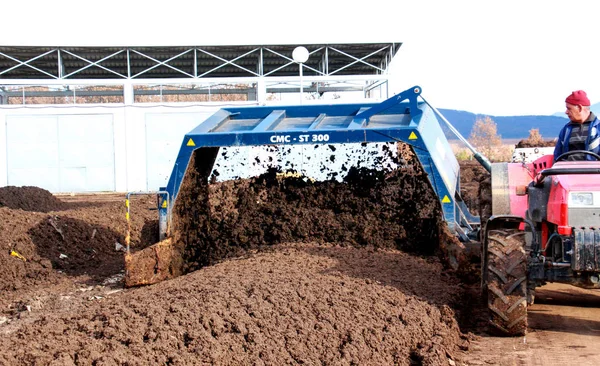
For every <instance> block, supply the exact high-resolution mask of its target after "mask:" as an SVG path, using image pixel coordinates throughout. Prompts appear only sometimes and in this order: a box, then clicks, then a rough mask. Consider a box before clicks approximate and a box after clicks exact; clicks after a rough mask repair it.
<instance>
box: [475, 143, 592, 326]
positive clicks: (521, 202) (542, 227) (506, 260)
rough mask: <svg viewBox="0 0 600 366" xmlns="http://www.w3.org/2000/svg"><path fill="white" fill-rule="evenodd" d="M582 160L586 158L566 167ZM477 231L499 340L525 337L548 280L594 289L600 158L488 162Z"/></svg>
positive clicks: (567, 155) (485, 292)
mask: <svg viewBox="0 0 600 366" xmlns="http://www.w3.org/2000/svg"><path fill="white" fill-rule="evenodd" d="M575 155H580V156H581V155H583V156H584V157H585V158H586V160H581V161H572V160H571V157H573V156H575ZM491 196H492V205H491V211H492V212H491V217H490V218H489V219H488V220H487V221H486V222H485V229H484V230H482V240H481V242H482V251H481V253H482V255H481V259H482V267H481V272H482V276H481V283H482V292H483V296H484V297H486V298H487V307H488V309H489V321H490V325H491V326H492V329H493V330H495V331H496V332H497V333H499V334H500V335H505V336H519V335H524V334H525V333H526V331H527V306H528V305H531V304H533V302H534V299H535V289H536V288H537V287H540V286H543V285H544V284H546V283H548V282H559V283H566V284H571V285H574V286H578V287H582V288H588V289H589V288H600V156H598V155H597V154H595V153H593V152H589V151H570V152H567V153H565V154H563V155H561V156H559V157H558V158H557V159H556V161H554V156H553V155H544V156H542V157H540V158H538V159H536V160H535V161H533V162H530V163H526V162H521V163H517V162H515V163H494V164H492V169H491Z"/></svg>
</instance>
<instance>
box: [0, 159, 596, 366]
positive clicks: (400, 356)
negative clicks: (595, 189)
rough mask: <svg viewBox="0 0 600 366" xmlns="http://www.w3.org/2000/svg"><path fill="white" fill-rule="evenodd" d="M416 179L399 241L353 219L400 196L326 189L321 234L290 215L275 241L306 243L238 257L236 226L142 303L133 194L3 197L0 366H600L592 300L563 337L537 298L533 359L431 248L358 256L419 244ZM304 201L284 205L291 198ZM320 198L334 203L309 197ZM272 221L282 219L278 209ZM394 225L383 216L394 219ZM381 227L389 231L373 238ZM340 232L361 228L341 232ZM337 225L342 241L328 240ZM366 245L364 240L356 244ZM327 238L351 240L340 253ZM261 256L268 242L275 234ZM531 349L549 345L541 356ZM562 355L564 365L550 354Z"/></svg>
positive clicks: (147, 222) (149, 201)
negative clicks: (133, 270)
mask: <svg viewBox="0 0 600 366" xmlns="http://www.w3.org/2000/svg"><path fill="white" fill-rule="evenodd" d="M463 165H464V167H463V169H462V172H464V173H462V175H463V176H462V179H461V186H462V187H461V190H462V192H463V195H464V196H465V201H466V202H471V201H468V200H476V193H475V192H477V190H478V189H479V188H478V183H479V182H480V181H481V180H482V179H483V175H484V173H483V170H480V169H479V168H478V167H477V166H476V165H471V163H464V164H463ZM413 173H414V172H413ZM408 176H409V177H410V179H409V180H408V181H407V180H398V181H397V182H399V183H401V184H403V186H402V188H403V189H404V191H405V192H407V193H405V195H404V196H402V195H401V196H400V197H396V199H397V200H400V201H399V202H400V203H401V204H402V208H403V209H404V210H405V212H404V214H405V216H410V219H408V220H406V221H400V222H399V223H398V225H400V227H401V229H399V228H398V227H396V228H393V229H391V228H390V229H386V228H385V225H392V221H393V220H401V219H402V217H400V216H394V217H392V218H391V220H392V221H385V220H383V221H382V218H381V217H377V216H368V215H367V216H366V217H364V218H362V220H356V219H355V217H356V216H357V214H356V212H354V211H352V210H350V209H349V207H352V205H354V207H360V208H361V211H362V212H371V211H369V210H368V209H367V208H366V207H370V206H368V205H367V206H365V205H366V203H365V202H369V200H371V201H373V202H381V199H382V197H381V196H377V195H374V192H375V190H378V191H380V192H383V193H385V194H392V193H393V192H392V191H391V190H385V189H383V190H382V189H381V188H382V187H381V186H376V187H375V186H374V187H371V188H370V189H366V190H365V191H364V192H363V193H362V200H351V199H346V200H340V199H335V200H334V199H333V197H336V196H341V195H342V193H347V192H345V191H344V192H339V191H337V194H336V192H333V193H331V192H330V191H328V190H327V189H325V192H329V196H330V197H332V200H331V201H323V202H329V204H330V205H331V206H332V207H329V209H328V208H327V205H318V207H316V208H315V209H313V210H312V214H313V216H315V217H320V218H321V219H319V220H316V219H315V220H313V221H311V220H310V214H311V211H310V210H309V209H308V208H306V207H304V208H303V207H299V208H298V209H297V210H292V211H290V212H294V213H296V216H295V217H294V216H289V215H288V216H285V215H283V216H282V217H283V218H284V219H282V220H281V221H280V222H273V223H272V224H271V225H280V226H278V227H276V228H278V231H277V232H279V233H280V234H279V235H283V234H281V233H286V232H287V231H286V230H284V229H285V228H286V227H290V226H285V225H282V224H281V222H287V223H288V224H289V223H290V222H292V223H293V222H296V223H298V222H310V223H311V225H308V226H306V227H305V229H304V230H299V231H298V233H293V232H292V234H293V235H292V234H290V233H288V234H289V236H285V237H284V238H283V239H281V238H280V239H275V240H273V241H272V242H269V243H268V245H259V244H260V243H258V242H252V241H251V240H250V239H248V241H246V243H249V244H247V245H246V246H245V247H243V248H242V249H244V250H240V248H239V247H235V248H233V249H232V248H229V246H231V242H232V241H234V240H233V239H232V238H237V239H236V240H235V242H236V243H237V242H240V240H239V239H240V234H241V233H243V230H239V228H240V225H244V222H236V223H235V225H234V226H231V227H228V228H227V230H229V231H228V232H227V237H228V238H229V240H230V242H228V243H221V244H219V245H218V248H216V249H217V251H215V250H212V251H210V253H211V254H210V255H204V256H203V257H201V258H203V260H207V262H202V263H200V266H198V268H199V269H196V268H194V269H196V270H193V271H192V270H190V271H189V273H188V274H186V275H183V276H181V277H178V278H175V279H172V280H169V281H164V282H161V283H158V284H155V285H151V286H144V287H138V288H132V289H125V288H124V287H123V276H124V271H123V254H124V252H123V244H124V243H125V239H124V238H125V236H126V233H127V222H126V220H125V196H124V194H100V195H75V196H53V195H51V194H50V193H49V192H47V191H44V190H41V189H39V188H36V187H19V188H16V187H4V188H0V230H1V231H2V233H3V235H1V236H0V247H1V248H3V249H2V250H1V251H0V268H2V271H0V294H1V295H0V340H1V341H2V342H1V344H2V346H3V349H2V351H1V352H0V364H1V365H155V364H160V365H162V364H164V365H198V364H207V365H208V364H211V365H212V364H214V365H246V364H256V365H280V364H309V365H315V364H323V365H352V364H354V365H485V364H503V365H513V364H527V365H528V364H539V363H538V361H540V360H543V361H548V362H545V363H544V364H552V363H553V362H550V361H551V360H552V359H553V357H554V359H556V360H560V359H564V357H569V356H568V355H581V354H582V353H581V352H580V351H582V350H584V351H585V354H586V355H587V356H585V357H587V360H596V359H595V358H594V357H598V354H600V352H594V351H593V349H594V348H592V347H591V343H590V342H592V341H593V335H594V334H595V333H594V332H595V331H596V330H595V329H596V328H595V326H594V320H593V318H594V314H596V315H600V314H599V313H598V312H595V313H594V311H595V307H597V306H596V304H598V300H597V298H596V297H595V294H594V293H593V292H590V293H589V294H588V295H587V296H588V297H586V298H585V299H587V300H582V301H584V305H586V306H587V307H586V308H585V309H586V311H589V312H588V313H581V314H583V315H578V314H579V313H577V310H576V309H578V308H573V311H572V312H571V313H570V314H568V316H569V317H571V318H566V319H565V321H564V323H565V324H570V327H569V328H562V327H560V325H559V326H558V328H556V327H557V324H558V321H554V322H553V321H552V320H553V319H558V317H559V316H560V315H558V314H564V313H559V312H556V315H553V316H551V317H546V316H545V314H554V313H553V312H554V311H556V308H557V307H565V306H566V305H565V304H567V303H568V301H569V299H570V298H569V297H568V296H567V295H564V296H566V297H560V296H563V293H562V292H560V291H562V290H560V289H559V290H552V289H551V290H549V292H544V291H540V294H539V295H538V297H540V298H541V299H542V300H540V301H538V304H536V305H535V306H538V308H535V309H538V311H536V310H535V309H534V310H533V311H532V313H531V317H532V319H533V320H530V323H531V324H530V325H531V327H532V330H531V331H530V333H529V334H528V336H527V338H526V339H527V340H528V342H529V343H524V338H515V339H504V338H495V337H490V336H489V335H487V334H486V326H485V321H484V311H483V308H482V306H481V303H480V301H479V297H478V290H477V284H476V283H473V282H465V279H464V278H463V277H459V276H458V275H457V274H456V273H454V272H453V271H451V270H449V269H447V268H446V267H445V266H444V265H443V263H442V262H441V261H440V259H439V258H440V257H439V253H438V252H436V251H422V250H418V248H422V247H427V248H435V246H434V245H431V244H432V243H424V242H423V241H424V240H431V236H430V239H427V236H425V235H416V236H413V235H410V234H409V235H406V234H405V235H404V236H402V240H400V241H395V240H394V239H392V238H390V239H388V241H387V243H392V244H393V245H388V244H385V245H384V244H380V245H378V246H374V245H370V243H369V242H368V240H362V241H360V242H353V240H356V238H365V237H378V236H377V233H378V232H379V233H382V235H381V237H385V236H386V235H387V236H392V235H397V234H398V233H399V232H409V233H410V232H411V231H410V230H411V226H414V227H416V228H417V229H418V230H417V231H419V230H423V229H424V227H423V226H417V225H418V221H419V220H415V219H414V216H415V211H414V210H415V209H416V208H417V206H416V205H415V202H413V201H415V200H416V198H415V197H414V196H413V193H414V192H415V187H416V191H417V192H421V191H420V189H422V188H420V187H421V185H422V183H423V181H422V180H420V179H421V178H423V177H422V176H421V177H420V178H418V179H417V178H415V177H419V174H418V172H417V174H412V173H411V174H408ZM475 182H477V183H475ZM363 183H364V182H363ZM363 186H364V185H363ZM294 187H295V186H293V185H292V186H291V187H289V188H290V189H291V191H285V192H288V193H289V192H292V193H293V192H295V188H294ZM337 189H339V187H337ZM282 192H283V191H282ZM273 194H274V193H273ZM358 196H361V195H358ZM322 197H327V195H326V194H325V193H321V194H318V195H315V196H314V198H315V200H316V199H317V198H319V199H320V198H322ZM213 198H214V196H213ZM288 198H289V197H288ZM384 198H385V197H384ZM242 202H249V201H248V200H246V201H242ZM332 202H333V203H335V204H333V203H332ZM313 203H314V202H313ZM314 204H315V205H316V203H314ZM340 205H341V206H340ZM154 207H155V198H154V197H151V196H132V201H131V234H132V250H140V249H143V248H145V247H147V246H149V245H150V244H152V243H154V242H156V237H157V212H156V210H154ZM390 207H391V209H397V208H398V206H394V205H391V206H390ZM238 208H239V207H238ZM275 208H276V209H279V211H277V210H275V211H273V213H272V214H271V216H273V217H274V216H276V215H279V214H280V213H281V209H282V207H275ZM240 209H241V208H240ZM342 209H346V210H347V211H345V212H346V214H345V215H343V214H342V215H340V216H341V217H342V218H343V219H340V218H339V217H337V215H336V214H339V213H340V212H344V210H342ZM378 210H380V209H379V208H378ZM253 212H254V213H256V212H262V213H263V214H264V211H261V210H258V211H252V212H246V215H244V216H243V217H247V220H246V223H245V225H247V228H249V227H250V226H251V225H250V224H249V223H248V221H250V220H257V219H258V217H257V216H256V215H255V214H253ZM388 214H389V212H388V211H386V210H383V211H381V210H380V211H377V215H380V216H381V215H383V216H384V218H385V216H386V215H388ZM411 214H412V216H411ZM253 215H254V216H253ZM302 215H303V216H302ZM323 218H329V221H327V220H324V219H323ZM263 219H264V217H263ZM294 220H296V221H294ZM370 221H373V222H374V225H375V221H377V225H380V226H369V225H368V222H370ZM343 222H346V223H350V224H351V225H349V226H341V229H340V227H339V225H342V224H341V223H343ZM359 222H364V223H365V224H364V225H362V226H360V225H358V224H357V223H359ZM332 223H333V224H332ZM382 223H384V224H385V225H383V224H382ZM190 224H191V223H186V225H190ZM327 225H329V226H330V227H332V228H333V229H330V230H329V231H327V230H326V229H324V228H323V226H327ZM428 225H429V224H428ZM242 227H243V226H242ZM370 227H371V230H373V228H375V229H376V230H374V231H368V230H369V228H370ZM236 228H237V229H238V230H235V229H236ZM306 230H308V231H306ZM353 230H354V231H353ZM266 232H269V231H268V230H265V233H266ZM272 232H274V231H272ZM357 232H359V233H362V234H361V235H358V234H356V235H351V234H352V233H357ZM413 232H414V231H413ZM311 233H312V234H315V233H316V234H319V233H320V234H319V235H311ZM323 233H335V235H337V237H338V238H345V240H338V241H332V240H331V239H328V237H327V236H326V235H325V234H323ZM301 234H302V235H301ZM383 234H385V235H383ZM328 235H329V234H328ZM369 235H370V236H369ZM434 236H436V235H434ZM252 237H256V235H253V236H252ZM312 238H317V239H318V240H312ZM435 239H436V240H437V237H436V238H435ZM263 241H268V240H266V239H265V238H264V234H263ZM382 243H383V242H382ZM213 245H214V244H213ZM11 253H12V255H11ZM215 253H219V254H218V255H215ZM195 258H196V259H197V258H200V257H195ZM552 291H555V292H552ZM556 291H558V292H556ZM544 299H546V300H544ZM556 299H559V300H556ZM561 299H562V300H561ZM576 305H577V304H575V306H576ZM536 317H537V318H536ZM596 318H597V316H596ZM536 319H539V321H538V320H536ZM588 319H589V321H588ZM582 327H583V328H582ZM584 328H585V329H586V330H583V329H584ZM556 333H558V336H557V334H556ZM536 335H545V336H543V337H539V338H537V340H535V339H536V338H535V337H536ZM574 336H575V337H579V338H573V337H574ZM532 337H533V338H532ZM561 337H562V338H561ZM586 337H587V338H586ZM584 338H585V339H584ZM532 339H533V340H535V341H532ZM586 339H587V342H588V343H585V342H586ZM555 340H559V341H561V342H562V343H560V344H562V345H564V347H566V348H567V349H568V351H567V352H564V353H563V352H561V353H557V351H553V348H552V344H553V342H555ZM583 347H585V349H584V348H583ZM588 347H589V348H588ZM539 352H544V354H543V355H540V353H539ZM540 357H542V358H540ZM560 357H563V358H560ZM582 357H583V356H582ZM570 359H573V358H570ZM578 363H579V364H585V362H578Z"/></svg>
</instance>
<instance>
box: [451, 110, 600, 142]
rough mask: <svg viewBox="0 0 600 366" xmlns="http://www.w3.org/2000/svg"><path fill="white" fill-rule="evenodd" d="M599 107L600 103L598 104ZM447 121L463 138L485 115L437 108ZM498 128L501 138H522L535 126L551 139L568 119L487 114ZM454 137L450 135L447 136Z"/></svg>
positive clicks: (555, 116)
mask: <svg viewBox="0 0 600 366" xmlns="http://www.w3.org/2000/svg"><path fill="white" fill-rule="evenodd" d="M598 107H599V108H600V103H599V104H598ZM439 111H440V113H441V114H442V115H443V116H444V117H446V119H447V120H448V122H450V123H451V124H452V126H454V128H455V129H457V130H458V132H459V133H460V134H461V135H463V137H464V138H469V135H470V134H471V129H472V128H473V125H474V124H475V121H476V120H477V119H483V118H485V117H486V116H487V115H482V114H475V113H471V112H465V111H458V110H453V109H439ZM489 117H490V118H491V119H492V120H493V121H494V122H495V123H496V127H497V129H498V134H499V135H500V136H502V138H503V139H524V138H527V137H528V136H529V130H531V129H533V128H537V129H538V130H539V132H540V135H542V137H543V138H544V139H553V138H555V137H557V136H558V132H559V131H560V129H561V128H562V126H564V125H565V124H566V123H567V122H568V121H569V120H568V119H567V118H566V117H565V115H564V113H563V114H562V116H557V115H552V116H489ZM448 138H450V139H454V138H453V137H452V136H448Z"/></svg>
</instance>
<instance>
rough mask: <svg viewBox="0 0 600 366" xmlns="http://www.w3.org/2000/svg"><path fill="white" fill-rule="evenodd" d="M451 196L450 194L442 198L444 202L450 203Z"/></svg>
mask: <svg viewBox="0 0 600 366" xmlns="http://www.w3.org/2000/svg"><path fill="white" fill-rule="evenodd" d="M450 202H451V201H450V198H448V195H447V194H446V195H444V198H442V203H450Z"/></svg>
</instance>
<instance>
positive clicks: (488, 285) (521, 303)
mask: <svg viewBox="0 0 600 366" xmlns="http://www.w3.org/2000/svg"><path fill="white" fill-rule="evenodd" d="M487 239H488V240H487V250H486V253H484V255H485V256H486V258H485V261H484V263H485V268H484V272H483V287H484V291H485V294H487V306H488V310H489V321H490V325H491V326H492V330H493V331H494V332H495V333H499V334H500V335H504V336H520V335H525V332H526V331H527V255H526V252H525V232H523V231H520V230H517V229H501V230H490V232H489V233H488V235H487Z"/></svg>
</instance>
